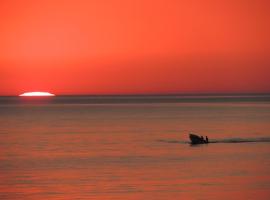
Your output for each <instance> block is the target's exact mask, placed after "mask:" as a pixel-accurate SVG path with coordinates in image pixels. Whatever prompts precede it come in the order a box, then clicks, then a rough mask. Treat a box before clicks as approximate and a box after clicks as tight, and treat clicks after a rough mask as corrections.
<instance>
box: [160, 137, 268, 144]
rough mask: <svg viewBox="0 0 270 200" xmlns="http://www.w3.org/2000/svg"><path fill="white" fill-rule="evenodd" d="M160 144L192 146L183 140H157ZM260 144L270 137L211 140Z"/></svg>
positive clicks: (211, 141) (213, 140)
mask: <svg viewBox="0 0 270 200" xmlns="http://www.w3.org/2000/svg"><path fill="white" fill-rule="evenodd" d="M157 141H158V142H164V143H178V144H190V141H181V140H157ZM249 142H250V143H251V142H254V143H259V142H264V143H267V142H270V137H261V138H225V139H209V143H249Z"/></svg>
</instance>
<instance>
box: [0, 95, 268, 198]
mask: <svg viewBox="0 0 270 200" xmlns="http://www.w3.org/2000/svg"><path fill="white" fill-rule="evenodd" d="M190 132H194V133H197V134H199V135H203V136H206V135H207V136H208V137H209V140H210V142H214V143H209V144H203V145H190V144H189V138H188V134H189V133H190ZM0 199H1V200H2V199H3V200H6V199H8V200H9V199H10V200H17V199H18V200H36V199H38V200H76V199H94V200H95V199H102V200H111V199H114V200H121V199H125V200H138V199H140V200H142V199H145V200H163V199H165V200H167V199H207V200H211V199H215V200H216V199H226V200H227V199H245V200H246V199H260V200H263V199H270V96H267V95H261V96H251V95H249V96H188V97H187V96H137V97H136V96H133V97H132V96H109V97H102V96H92V97H87V96H84V97H68V96H66V97H53V98H19V97H1V98H0Z"/></svg>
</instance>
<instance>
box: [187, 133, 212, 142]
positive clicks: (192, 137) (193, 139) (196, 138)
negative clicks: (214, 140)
mask: <svg viewBox="0 0 270 200" xmlns="http://www.w3.org/2000/svg"><path fill="white" fill-rule="evenodd" d="M189 139H190V141H191V144H206V143H208V140H204V139H203V137H202V136H198V135H195V134H191V133H190V134H189Z"/></svg>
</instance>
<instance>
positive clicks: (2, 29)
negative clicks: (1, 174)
mask: <svg viewBox="0 0 270 200" xmlns="http://www.w3.org/2000/svg"><path fill="white" fill-rule="evenodd" d="M269 76H270V1H268V0H250V1H247V0H224V1H218V0H216V1H214V0H209V1H208V0H204V1H199V0H198V1H193V0H183V1H181V0H1V1H0V95H18V94H21V93H23V92H27V91H48V92H52V93H54V94H57V95H61V94H71V95H72V94H90V95H91V94H172V93H180V94H181V93H252V92H254V93H266V92H270V79H269Z"/></svg>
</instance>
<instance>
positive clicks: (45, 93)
mask: <svg viewBox="0 0 270 200" xmlns="http://www.w3.org/2000/svg"><path fill="white" fill-rule="evenodd" d="M19 96H20V97H33V96H34V97H40V96H55V95H54V94H52V93H49V92H25V93H23V94H20V95H19Z"/></svg>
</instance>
